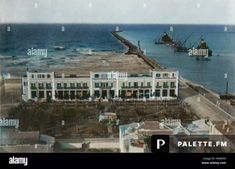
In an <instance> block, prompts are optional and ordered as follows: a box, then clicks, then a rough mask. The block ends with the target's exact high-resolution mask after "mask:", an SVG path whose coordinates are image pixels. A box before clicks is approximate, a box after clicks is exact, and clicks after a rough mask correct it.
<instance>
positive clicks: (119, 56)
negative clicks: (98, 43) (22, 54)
mask: <svg viewBox="0 0 235 169" xmlns="http://www.w3.org/2000/svg"><path fill="white" fill-rule="evenodd" d="M28 68H29V71H38V72H56V73H65V74H77V75H78V74H81V75H88V74H89V72H90V71H93V72H95V71H120V72H128V73H147V72H149V70H150V69H151V67H150V66H149V65H147V64H146V63H145V62H144V60H143V59H142V58H139V57H138V56H137V55H132V54H131V55H126V54H124V53H115V52H95V53H92V54H91V55H88V54H83V55H74V56H58V57H54V58H47V59H42V60H40V61H36V62H35V66H28ZM3 70H5V71H7V72H9V73H11V75H12V76H13V77H20V76H22V75H24V74H25V72H26V70H27V65H26V64H23V65H20V66H19V65H18V66H14V65H10V66H8V67H5V68H4V67H3Z"/></svg>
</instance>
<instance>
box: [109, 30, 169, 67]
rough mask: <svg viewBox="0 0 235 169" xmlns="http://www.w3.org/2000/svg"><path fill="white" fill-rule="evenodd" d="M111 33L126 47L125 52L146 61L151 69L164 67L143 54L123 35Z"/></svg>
mask: <svg viewBox="0 0 235 169" xmlns="http://www.w3.org/2000/svg"><path fill="white" fill-rule="evenodd" d="M111 33H112V35H113V36H114V37H115V38H117V39H118V40H119V41H120V42H121V43H122V44H124V45H125V46H126V47H127V48H128V51H127V52H126V53H125V54H127V55H128V54H134V55H137V56H138V57H139V58H141V59H143V60H144V62H145V63H147V64H148V65H149V66H150V67H151V68H152V69H156V70H163V69H164V68H163V67H162V66H161V65H160V64H159V63H157V62H156V61H155V60H154V59H151V58H149V57H148V56H146V55H145V54H143V52H142V51H141V50H140V49H139V48H138V47H137V46H135V45H134V44H133V43H131V42H130V41H128V40H127V39H125V38H124V37H122V36H121V35H119V34H118V32H116V31H113V32H111Z"/></svg>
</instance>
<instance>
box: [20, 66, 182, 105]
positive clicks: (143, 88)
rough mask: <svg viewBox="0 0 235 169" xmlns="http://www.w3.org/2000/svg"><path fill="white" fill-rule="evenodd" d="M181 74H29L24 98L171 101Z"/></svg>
mask: <svg viewBox="0 0 235 169" xmlns="http://www.w3.org/2000/svg"><path fill="white" fill-rule="evenodd" d="M178 78H179V73H178V71H175V70H168V69H165V70H161V71H152V70H151V71H149V73H148V74H128V73H126V72H90V75H65V74H61V75H58V74H56V73H54V72H51V73H38V72H27V74H26V76H24V77H23V78H22V86H23V87H22V88H23V89H22V91H23V93H22V98H23V100H24V101H28V100H31V99H35V100H43V99H44V100H47V99H51V100H84V99H89V98H106V99H112V98H123V99H157V100H170V99H176V98H177V96H178Z"/></svg>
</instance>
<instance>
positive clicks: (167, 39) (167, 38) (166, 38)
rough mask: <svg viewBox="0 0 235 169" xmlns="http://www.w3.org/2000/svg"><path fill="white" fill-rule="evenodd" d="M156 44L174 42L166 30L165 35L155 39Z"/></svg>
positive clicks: (170, 43)
mask: <svg viewBox="0 0 235 169" xmlns="http://www.w3.org/2000/svg"><path fill="white" fill-rule="evenodd" d="M155 44H168V45H172V44H174V41H173V38H172V37H171V36H170V35H168V34H167V33H166V32H164V34H163V36H162V37H161V38H160V39H158V40H156V41H155Z"/></svg>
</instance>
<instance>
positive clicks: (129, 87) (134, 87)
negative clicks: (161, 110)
mask: <svg viewBox="0 0 235 169" xmlns="http://www.w3.org/2000/svg"><path fill="white" fill-rule="evenodd" d="M122 88H123V89H136V88H152V86H122Z"/></svg>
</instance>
